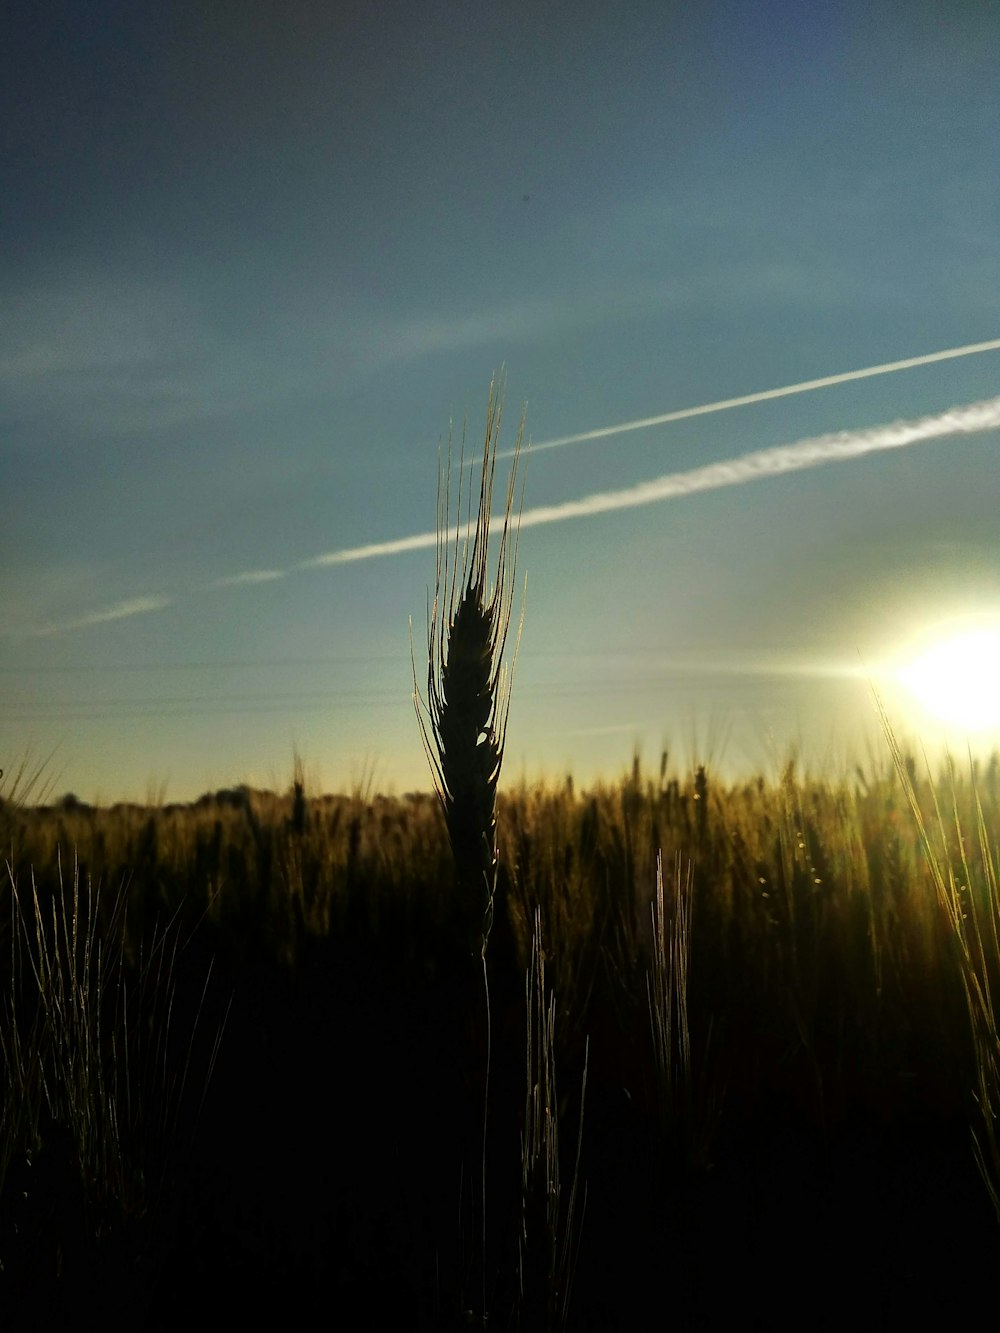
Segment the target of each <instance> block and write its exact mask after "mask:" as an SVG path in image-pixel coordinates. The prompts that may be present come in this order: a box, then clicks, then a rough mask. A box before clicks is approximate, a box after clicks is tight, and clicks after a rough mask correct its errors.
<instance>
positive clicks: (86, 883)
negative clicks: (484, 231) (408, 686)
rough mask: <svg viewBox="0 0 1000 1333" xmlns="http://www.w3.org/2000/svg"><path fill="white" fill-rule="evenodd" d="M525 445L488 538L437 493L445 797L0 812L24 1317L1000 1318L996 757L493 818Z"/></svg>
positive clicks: (14, 1225)
mask: <svg viewBox="0 0 1000 1333" xmlns="http://www.w3.org/2000/svg"><path fill="white" fill-rule="evenodd" d="M498 429H499V414H498V412H497V413H496V414H494V400H493V398H492V396H491V410H490V418H489V422H488V429H487V448H486V450H485V451H484V467H483V471H482V475H481V479H480V493H479V504H478V517H477V514H476V505H475V502H474V503H473V510H472V525H473V527H472V532H471V533H470V542H469V543H468V546H464V545H463V544H462V543H461V542H459V541H458V540H457V539H455V540H454V542H452V539H451V537H450V533H451V519H450V516H449V514H448V510H447V504H446V497H447V479H446V480H445V484H444V486H443V494H444V496H445V501H443V504H444V507H443V508H442V509H441V511H440V512H439V524H440V526H441V529H442V531H443V532H444V533H445V537H446V539H445V541H444V542H443V543H442V548H441V550H440V551H439V561H438V571H437V574H438V577H437V584H438V587H437V592H438V596H437V599H436V601H435V604H434V609H433V611H432V615H431V623H430V625H429V629H428V657H429V661H428V673H427V678H426V681H427V688H426V690H423V689H420V688H419V687H418V689H417V693H418V694H419V695H422V696H423V698H424V699H425V700H426V703H420V704H419V709H420V715H421V719H422V722H423V728H424V741H425V745H426V747H427V752H428V756H429V759H430V762H431V771H432V774H433V777H434V780H435V785H436V787H437V793H436V794H432V795H419V794H413V795H409V796H405V797H402V798H398V799H390V798H384V797H380V796H378V795H374V794H372V793H370V792H364V791H356V792H354V793H353V794H343V795H339V796H320V795H318V794H312V793H309V792H308V791H306V789H305V785H304V781H303V778H302V773H301V770H300V769H299V768H298V767H296V771H295V773H294V775H293V779H292V782H291V784H290V788H289V790H288V791H287V792H286V793H283V794H276V793H271V792H261V791H256V790H251V789H248V788H245V787H238V788H235V789H232V790H229V791H222V792H216V793H215V794H213V795H206V796H205V797H203V798H202V799H201V800H199V801H197V802H195V803H193V804H188V805H164V804H160V805H157V806H150V807H141V806H131V805H119V806H115V807H111V808H100V809H98V808H91V807H90V806H87V805H85V804H82V803H80V802H79V801H76V800H75V799H72V798H66V799H64V800H62V801H59V802H56V803H51V802H50V803H47V804H39V803H38V802H37V801H33V800H32V799H31V793H30V790H26V789H25V784H23V783H22V785H21V789H20V791H19V790H18V788H17V783H13V784H12V783H10V781H9V780H8V783H7V785H6V787H5V788H4V789H2V792H0V794H2V795H3V797H4V799H3V802H2V804H0V835H2V843H3V847H4V852H5V860H6V867H5V874H4V879H3V884H2V886H0V958H2V959H3V962H2V964H0V968H2V970H0V1061H2V1075H0V1077H2V1081H3V1103H2V1115H0V1302H2V1309H0V1315H2V1319H0V1326H2V1327H4V1328H22V1327H23V1328H30V1327H39V1328H53V1327H59V1326H62V1325H63V1324H64V1323H68V1322H69V1321H70V1320H72V1321H73V1323H74V1325H76V1326H81V1325H82V1326H84V1327H88V1326H89V1327H98V1326H101V1327H122V1328H124V1327H128V1328H129V1329H138V1328H149V1329H161V1328H163V1329H165V1328H171V1329H173V1328H176V1327H177V1326H178V1323H179V1321H180V1320H182V1319H190V1318H191V1317H192V1316H193V1315H195V1314H203V1315H205V1316H206V1317H207V1318H215V1319H218V1318H226V1319H228V1320H230V1321H233V1320H239V1319H242V1318H244V1317H248V1316H250V1315H251V1314H253V1315H257V1316H258V1317H260V1316H261V1315H265V1316H266V1317H268V1318H271V1317H275V1316H277V1317H280V1318H283V1319H284V1320H285V1321H286V1323H287V1324H288V1325H289V1326H291V1327H307V1326H312V1324H313V1322H314V1321H316V1320H323V1321H329V1322H331V1323H334V1324H338V1323H339V1324H343V1325H344V1326H345V1327H350V1328H368V1327H370V1328H378V1329H383V1328H407V1329H447V1328H462V1327H480V1328H483V1327H487V1326H492V1327H501V1328H518V1329H544V1330H555V1329H581V1330H583V1329H588V1330H589V1329H610V1328H623V1329H632V1328H645V1327H649V1326H651V1324H652V1323H653V1322H655V1323H656V1324H660V1323H662V1324H664V1325H665V1326H671V1327H676V1328H683V1329H706V1328H708V1329H716V1328H718V1329H723V1328H725V1329H730V1328H746V1329H796V1330H800V1329H803V1328H809V1329H838V1330H842V1329H883V1328H884V1329H889V1328H902V1327H906V1326H908V1325H910V1324H912V1323H914V1322H915V1321H916V1322H919V1323H922V1324H927V1323H928V1322H933V1321H942V1320H944V1321H947V1322H948V1324H951V1325H957V1323H958V1321H959V1320H962V1319H966V1318H971V1317H972V1316H973V1315H978V1314H979V1313H980V1310H981V1308H982V1307H983V1302H984V1301H987V1300H991V1299H992V1298H993V1290H994V1285H995V1284H994V1280H993V1273H994V1272H995V1264H996V1260H997V1256H998V1245H1000V1221H998V1216H1000V1147H998V1143H997V1138H996V1126H995V1113H996V1108H997V1105H998V1098H1000V1088H998V1067H1000V1066H998V1057H1000V1052H998V1038H997V1029H996V1023H995V1014H996V1010H995V1003H996V1001H997V997H998V991H997V986H998V984H1000V943H998V937H1000V931H998V924H997V915H998V905H1000V886H998V862H997V852H996V847H997V840H996V839H997V830H998V829H1000V759H998V758H997V757H994V759H992V760H991V761H990V762H989V763H988V764H984V765H978V766H977V765H969V766H968V767H966V768H964V769H963V768H959V767H946V769H945V770H944V771H942V772H939V773H935V774H934V775H933V777H932V775H931V774H929V773H928V772H927V771H926V770H925V769H924V767H923V766H922V765H921V764H920V763H918V762H917V761H916V760H915V759H914V758H913V757H912V756H910V755H907V754H904V753H903V752H901V750H900V749H899V747H898V746H897V745H896V743H895V742H894V741H893V740H892V737H891V735H887V746H886V752H885V758H884V761H877V760H870V761H869V762H868V764H867V766H866V767H864V768H861V767H859V768H857V769H856V770H855V771H854V772H853V773H852V774H851V775H850V776H847V777H841V778H837V779H834V778H832V777H831V778H823V777H819V776H815V775H813V776H810V775H806V774H803V773H801V772H799V771H798V769H797V767H796V765H795V763H794V762H793V761H792V760H789V762H788V763H787V765H786V766H785V769H784V771H783V772H782V773H781V774H780V776H778V777H776V778H773V779H769V778H765V777H764V776H758V777H756V778H753V779H752V780H748V781H741V782H729V783H723V782H722V781H720V780H719V779H718V778H717V777H716V775H715V774H714V773H713V772H712V771H711V769H710V768H709V767H708V766H706V765H701V766H697V767H696V768H695V769H694V770H693V771H690V772H683V771H679V770H677V769H676V768H675V767H674V766H673V765H672V763H671V761H670V757H669V756H668V755H664V756H663V757H662V761H661V763H660V764H659V766H658V768H657V769H656V770H653V771H650V770H647V769H645V768H643V766H642V765H641V763H640V762H639V760H638V758H636V759H635V760H634V762H633V763H632V765H631V767H627V768H626V769H625V771H624V773H623V775H622V776H621V777H620V778H619V779H618V780H616V781H610V782H607V783H605V784H603V785H598V786H595V787H593V788H591V789H589V790H584V791H581V790H577V789H576V787H575V786H574V783H573V781H572V779H571V778H570V777H567V778H566V779H565V781H564V782H563V783H561V784H547V785H543V784H537V785H531V786H529V785H524V784H522V785H520V786H517V785H510V784H507V785H505V784H503V783H502V782H501V781H500V778H501V766H502V758H503V737H504V727H505V723H506V708H507V704H508V701H509V697H510V696H509V692H508V691H509V682H510V678H509V674H508V673H509V660H510V656H511V654H510V653H509V652H508V653H505V645H506V641H507V630H508V626H509V622H510V619H511V612H512V606H513V602H514V600H515V599H514V596H513V592H514V585H513V563H514V555H515V544H516V528H515V526H514V524H513V523H512V522H510V521H511V516H512V513H513V502H514V497H515V492H514V485H513V478H512V480H511V484H510V487H509V489H508V491H507V501H506V511H505V514H506V520H507V523H508V524H509V526H503V527H502V528H501V529H500V542H501V547H500V551H499V554H498V556H497V559H498V562H499V563H498V564H496V565H495V566H491V565H490V564H489V563H488V561H487V545H486V535H487V529H488V524H489V521H490V505H491V489H492V458H493V454H492V449H493V448H494V447H495V438H496V431H497V430H498ZM461 508H462V501H461V497H460V501H459V512H461ZM497 530H498V529H497V528H496V527H494V529H493V531H494V532H497ZM477 538H478V539H477ZM504 543H508V544H507V545H506V546H505V545H504ZM491 568H495V570H496V577H495V579H494V581H493V583H492V584H491V583H490V582H489V577H488V576H489V572H490V570H491ZM511 646H513V645H511ZM28 786H29V787H30V784H28Z"/></svg>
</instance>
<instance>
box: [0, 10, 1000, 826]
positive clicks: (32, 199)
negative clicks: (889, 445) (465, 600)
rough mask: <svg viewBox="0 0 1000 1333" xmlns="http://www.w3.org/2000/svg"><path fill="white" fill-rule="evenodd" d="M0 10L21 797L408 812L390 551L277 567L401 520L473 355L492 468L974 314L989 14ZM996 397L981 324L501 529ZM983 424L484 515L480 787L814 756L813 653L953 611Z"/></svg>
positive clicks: (416, 593)
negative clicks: (632, 499) (246, 801)
mask: <svg viewBox="0 0 1000 1333" xmlns="http://www.w3.org/2000/svg"><path fill="white" fill-rule="evenodd" d="M3 22H4V24H5V33H4V36H3V41H2V44H0V46H2V50H3V52H4V54H3V56H2V57H0V59H2V62H3V70H2V78H0V124H2V126H3V131H2V134H3V139H2V163H0V165H2V174H3V178H4V180H5V182H6V184H5V188H4V191H3V196H4V203H3V206H2V208H0V478H2V485H0V558H2V562H3V563H2V569H3V576H2V579H0V750H2V751H3V756H4V757H3V758H2V759H0V766H2V767H5V768H7V767H8V765H10V766H13V765H14V764H15V763H16V762H17V760H18V759H19V758H20V756H22V755H23V754H25V753H26V752H29V751H30V753H31V754H32V755H34V756H36V757H38V758H41V757H44V756H47V755H48V754H49V753H50V752H53V757H52V759H51V761H50V767H49V771H50V773H51V775H52V777H53V779H54V781H55V782H56V790H57V791H64V790H67V789H72V790H74V791H75V792H76V793H77V794H78V795H79V796H81V797H84V798H86V799H92V798H95V797H96V798H100V799H101V800H105V801H113V800H117V799H127V798H131V799H143V798H144V797H145V796H146V795H147V794H148V793H149V792H150V791H152V790H156V789H160V788H162V787H163V786H164V785H165V788H166V793H167V796H168V798H173V799H186V798H188V797H192V796H195V795H197V794H198V793H199V792H201V791H203V790H206V789H208V788H210V787H215V786H221V785H227V784H231V783H235V782H240V781H247V782H252V783H256V784H261V785H277V786H284V785H286V784H287V782H288V781H289V778H290V774H291V766H292V755H293V752H294V751H297V752H298V753H299V754H301V756H302V758H303V760H304V762H305V764H306V770H307V773H308V774H309V775H310V778H311V781H312V784H313V786H314V787H315V788H317V789H319V788H323V789H337V788H343V787H346V786H350V785H351V784H352V783H354V782H358V781H361V780H362V779H363V778H365V777H367V776H369V775H373V776H374V785H375V786H376V787H381V788H386V789H394V790H396V791H403V790H408V789H410V788H413V787H424V788H426V787H427V786H428V785H429V775H428V771H427V768H426V763H425V759H424V756H423V752H422V748H421V745H420V740H419V733H418V730H417V725H416V719H415V717H414V714H413V709H412V704H411V701H410V688H411V672H410V660H409V637H408V636H409V618H410V617H411V616H412V617H413V622H414V639H415V642H416V644H417V647H418V652H419V647H420V644H421V643H422V641H423V636H424V632H425V631H424V623H425V622H424V618H425V607H426V599H427V593H428V589H429V587H430V585H431V584H432V582H433V574H434V561H433V551H432V550H430V549H426V548H425V549H416V550H411V551H408V552H403V553H400V554H394V555H386V556H381V557H377V558H372V559H369V560H365V561H356V562H351V563H347V564H339V565H336V564H335V565H329V566H325V567H324V566H317V567H310V568H296V566H300V565H303V564H304V563H305V562H307V561H309V560H310V558H312V557H315V556H317V555H320V554H322V553H325V552H332V551H338V550H343V549H349V548H353V547H359V546H365V545H368V544H372V543H383V542H392V541H394V540H395V539H398V538H403V537H407V536H410V535H414V534H420V533H425V532H428V531H429V530H431V529H432V528H433V525H434V512H435V494H436V472H437V457H438V448H439V444H440V442H441V441H442V440H446V439H447V434H448V428H449V421H451V420H454V422H455V427H456V431H457V432H459V433H460V431H461V423H462V420H463V417H465V416H467V418H468V448H470V449H473V450H474V449H475V448H477V447H479V446H480V445H481V443H482V432H483V422H484V418H485V409H486V398H487V390H488V386H489V383H490V379H491V376H492V374H493V373H494V371H495V370H496V369H497V368H498V367H500V366H501V364H503V365H505V366H506V375H507V401H506V413H505V424H504V438H503V441H502V443H503V445H504V446H507V447H509V445H510V444H512V442H513V436H514V433H515V430H516V426H517V421H518V417H519V414H520V410H521V404H522V403H526V404H527V431H528V434H529V435H530V437H531V439H532V440H533V441H535V442H538V443H543V442H545V441H547V440H551V439H553V438H558V437H565V436H567V435H575V434H581V433H586V432H589V431H593V430H596V429H599V428H602V427H609V426H614V425H618V424H621V423H628V422H633V421H635V420H637V419H644V418H648V417H652V416H656V415H660V414H664V413H669V412H671V411H675V410H678V409H683V408H686V407H691V406H695V405H699V404H708V403H714V402H717V401H719V400H723V399H728V398H732V397H737V396H741V395H747V394H753V393H755V392H757V391H762V390H767V389H772V388H776V387H779V386H783V385H791V384H796V383H799V382H802V381H807V380H812V379H815V378H820V377H823V376H828V375H834V374H837V373H839V372H844V371H851V370H854V369H860V368H863V367H868V366H876V365H881V364H885V363H889V362H894V361H896V360H899V359H902V358H907V357H919V356H922V355H926V354H930V353H933V352H936V351H938V350H941V349H949V348H957V347H964V346H968V345H970V344H976V343H980V342H985V341H991V340H995V339H997V338H998V337H1000V295H998V293H1000V184H998V182H1000V172H998V165H1000V163H998V160H997V159H998V144H1000V135H998V129H1000V125H998V110H1000V92H998V86H997V81H996V58H997V54H998V48H1000V19H998V17H997V14H996V11H995V10H993V9H992V8H991V7H989V6H979V5H971V4H969V5H959V4H955V5H949V6H946V7H941V6H930V5H921V4H919V3H918V4H905V5H904V4H900V5H896V6H892V5H877V6H872V5H861V4H852V3H845V4H843V5H840V6H836V7H827V10H826V12H825V13H822V12H816V9H815V7H808V6H804V5H801V4H796V3H788V4H778V3H775V4H763V5H758V6H747V5H744V4H724V3H714V2H713V0H709V2H708V3H706V4H704V5H700V6H684V7H681V6H673V5H664V4H649V5H644V4H634V5H631V6H624V7H621V12H617V11H613V10H612V7H609V6H605V5H590V4H586V3H582V4H581V3H579V0H577V3H574V4H561V3H555V4H549V5H545V6H540V5H537V4H531V5H529V4H501V5H486V4H442V3H427V4H424V5H420V6H412V5H404V4H399V3H386V4H373V3H366V4H364V5H361V4H349V3H348V4H338V5H336V6H319V5H311V4H309V5H307V4H304V3H297V2H296V0H290V2H289V0H283V3H281V4H277V3H257V2H256V0H248V3H246V4H241V5H223V4H218V5H209V6H206V5H201V4H199V5H193V4H192V5H185V4H171V3H166V4H164V5H161V6H127V5H120V4H101V3H96V4H92V5H87V6H79V5H70V4H66V5H58V4H51V5H46V6H28V5H19V4H14V5H12V6H9V7H8V8H7V10H6V14H5V18H4V20H3ZM998 393H1000V350H990V351H983V352H979V353H976V354H973V355H968V356H963V357H956V358H952V359H949V360H944V361H938V362H932V363H929V364H926V365H922V366H919V367H916V368H912V369H908V370H901V371H898V372H894V373H890V374H885V375H880V376H872V377H869V378H866V379H858V380H851V381H848V382H845V383H842V384H838V385H835V386H831V387H827V388H822V389H817V390H816V391H814V392H809V393H802V394H797V395H792V396H788V397H784V398H779V399H773V400H768V401H764V402H760V403H756V404H752V405H748V406H744V407H741V408H738V409H733V410H730V411H726V412H720V413H715V414H710V415H705V416H700V417H692V418H689V419H686V420H681V421H677V422H673V423H668V424H664V425H661V426H656V427H649V428H646V429H642V430H634V431H630V432H624V433H617V434H613V435H608V436H605V437H602V438H598V439H593V440H590V441H584V442H579V443H576V444H568V445H565V446H562V447H560V448H555V449H551V450H539V451H538V452H537V453H536V454H535V455H534V456H533V457H531V458H530V460H529V463H528V468H527V489H526V493H525V508H526V510H529V511H530V510H532V509H534V508H537V507H541V506H558V505H560V504H564V503H566V502H569V501H573V500H577V499H579V498H581V497H584V496H588V495H593V494H596V493H612V492H617V491H620V490H623V489H627V488H630V487H634V486H636V485H637V484H639V483H642V482H646V481H650V480H652V479H654V478H657V477H662V476H664V475H666V474H672V473H678V472H685V471H690V470H692V469H697V468H702V467H705V466H706V465H709V464H711V463H715V462H719V461H722V460H727V459H733V458H737V457H740V456H742V455H745V454H748V453H753V452H755V451H760V450H767V449H771V448H774V447H777V446H782V445H789V444H794V443H796V442H798V441H802V440H806V439H812V438H814V437H817V436H826V435H829V434H833V433H837V432H849V433H854V432H864V431H869V430H871V429H872V428H875V427H880V426H883V425H886V424H887V423H892V422H895V421H899V420H907V421H915V420H920V419H923V418H930V417H939V416H940V415H941V414H942V413H945V412H947V410H948V409H950V408H953V407H960V406H963V405H968V404H974V403H978V402H981V401H983V400H988V399H992V398H994V397H995V396H996V395H997V394H998ZM998 445H1000V434H998V431H997V430H996V429H995V428H992V429H986V430H982V429H981V430H978V431H977V432H975V433H971V434H967V435H961V434H955V433H954V432H947V431H946V432H944V433H941V434H939V435H938V436H936V437H935V438H933V439H928V440H925V441H924V442H922V443H915V444H913V445H912V446H909V447H906V448H904V449H891V450H885V451H881V450H878V451H873V452H871V453H868V454H866V455H864V456H861V457H857V458H853V459H850V460H845V461H839V462H836V463H831V464H829V465H827V466H818V467H812V468H808V469H802V470H799V471H795V472H789V473H787V474H786V475H781V476H774V477H771V478H769V479H764V480H759V481H754V482H752V483H751V484H749V485H731V486H727V487H719V488H717V489H714V490H711V491H703V492H699V493H697V494H693V495H687V496H682V497H675V498H672V499H665V500H662V501H659V502H657V503H652V504H648V505H645V506H643V507H640V508H631V509H620V510H614V511H611V512H603V513H594V514H592V515H590V516H586V517H578V518H574V519H572V520H567V521H564V522H556V523H551V524H544V525H538V526H532V527H526V528H525V530H524V532H523V534H522V539H521V547H520V552H519V566H520V570H521V573H522V575H524V574H526V575H527V578H528V596H527V606H526V615H525V628H524V636H523V640H522V646H521V654H520V657H519V660H518V665H517V673H516V678H515V684H514V694H513V704H512V711H511V720H510V728H509V733H508V751H507V765H506V774H507V776H508V778H516V777H519V776H521V774H522V773H523V774H526V775H527V776H529V777H531V776H533V775H535V774H537V773H540V772H544V773H547V774H549V775H550V776H559V775H560V774H562V773H563V772H565V771H566V770H567V769H571V770H572V771H573V772H574V775H575V776H577V777H578V778H579V779H580V780H588V779H589V778H591V777H593V776H595V775H596V774H598V773H604V774H606V775H607V776H609V777H613V776H614V775H615V774H616V773H617V772H618V771H620V769H621V768H622V767H623V766H624V765H625V764H627V763H628V761H629V758H630V755H631V752H632V749H633V746H635V745H639V746H640V747H641V748H642V750H643V753H644V754H645V755H646V757H647V759H648V760H649V762H650V763H656V762H658V758H659V753H660V749H661V747H662V746H663V745H664V744H666V745H668V746H669V748H670V749H671V751H672V752H673V753H675V754H676V756H677V759H678V762H679V763H680V762H688V761H692V760H694V759H695V758H703V757H705V754H706V753H707V752H711V753H710V757H711V758H712V759H713V761H715V762H717V763H719V764H720V765H723V766H728V767H729V768H730V769H733V770H734V771H735V770H736V769H738V768H741V767H742V768H749V769H757V768H760V767H766V766H767V764H768V763H770V762H771V761H772V760H773V759H774V757H775V756H781V755H784V754H785V753H786V752H787V747H788V746H789V745H791V744H796V743H797V744H800V745H801V746H802V748H803V752H804V753H805V754H806V755H807V756H813V757H814V758H815V761H816V763H817V764H822V763H825V762H833V761H834V760H835V759H837V760H839V759H840V758H842V757H844V756H846V755H848V754H853V753H855V752H856V750H857V748H858V746H859V745H861V744H862V743H863V742H862V740H861V739H859V738H860V737H861V736H862V735H863V733H864V732H867V731H871V730H873V724H874V721H875V718H874V713H873V710H872V706H871V703H870V701H869V700H868V698H867V694H866V684H865V680H864V679H863V678H861V677H859V674H858V666H859V663H865V664H875V663H878V662H881V661H882V660H883V659H885V658H886V657H887V656H892V655H893V654H896V655H898V654H900V653H902V652H904V651H905V650H906V649H907V646H908V645H910V644H912V643H913V642H915V641H916V640H918V639H921V638H927V636H933V635H934V634H936V633H938V632H939V631H940V627H942V626H945V627H947V626H948V625H950V624H951V623H952V622H957V621H964V620H968V619H969V618H980V619H982V618H984V617H986V618H989V617H995V616H997V615H998V614H1000V547H998V542H997V538H996V505H997V497H998V493H1000V485H998V482H997V477H998V475H1000V474H998V466H997V465H998V462H1000V454H998ZM255 570H270V571H290V572H287V573H286V574H285V576H284V577H281V578H276V579H272V580H269V581H266V582H257V583H252V582H246V583H237V584H230V583H226V582H225V581H226V580H229V579H233V578H234V577H235V576H238V575H240V574H242V573H246V572H249V571H255ZM220 585H221V586H220ZM859 655H860V656H859ZM901 706H902V704H901ZM923 720H924V719H918V718H917V717H916V715H910V714H906V713H905V712H904V713H902V714H901V715H900V725H901V726H906V725H910V724H913V725H917V724H918V722H922V721H923Z"/></svg>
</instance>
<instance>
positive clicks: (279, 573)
mask: <svg viewBox="0 0 1000 1333" xmlns="http://www.w3.org/2000/svg"><path fill="white" fill-rule="evenodd" d="M287 573H288V570H287V569H248V570H245V571H244V573H242V574H230V575H229V576H228V577H226V578H221V579H213V580H212V582H211V583H210V584H208V587H209V589H213V588H240V587H243V586H244V585H246V584H251V585H256V584H258V583H273V582H274V580H275V579H283V578H284V577H285V576H286V575H287Z"/></svg>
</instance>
